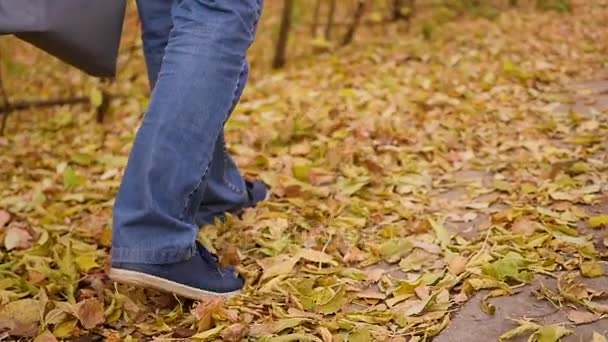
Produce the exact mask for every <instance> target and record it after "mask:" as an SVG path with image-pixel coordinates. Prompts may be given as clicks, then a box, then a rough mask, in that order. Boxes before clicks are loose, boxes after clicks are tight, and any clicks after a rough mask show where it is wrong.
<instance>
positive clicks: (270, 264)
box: [258, 255, 300, 281]
mask: <svg viewBox="0 0 608 342" xmlns="http://www.w3.org/2000/svg"><path fill="white" fill-rule="evenodd" d="M298 260H300V257H298V256H295V257H294V256H288V255H278V256H275V257H270V258H266V259H262V260H259V261H258V264H259V265H260V266H261V267H262V269H263V270H264V273H263V274H262V278H261V279H260V280H261V281H264V280H266V279H270V278H274V277H276V276H279V275H283V274H288V273H289V272H291V270H293V268H294V266H295V265H296V263H297V262H298Z"/></svg>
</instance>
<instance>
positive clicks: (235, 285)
mask: <svg viewBox="0 0 608 342" xmlns="http://www.w3.org/2000/svg"><path fill="white" fill-rule="evenodd" d="M197 247H198V253H197V254H196V255H194V256H193V257H192V258H190V260H187V261H183V262H180V263H174V264H163V265H150V264H133V263H113V264H112V266H111V267H110V273H109V276H110V279H112V280H114V281H116V282H118V283H121V284H127V285H133V286H137V287H145V288H151V289H155V290H159V291H163V292H169V293H173V294H176V295H178V296H182V297H186V298H190V299H193V300H200V299H201V298H203V297H205V296H222V297H230V296H234V295H237V294H239V293H240V290H241V289H242V288H243V286H244V284H245V281H244V279H243V278H241V277H240V276H239V275H238V274H237V273H236V270H235V268H234V267H225V268H221V267H220V265H219V263H218V260H217V258H216V257H215V256H214V255H213V254H211V253H210V252H209V251H207V249H205V248H204V247H203V246H202V245H200V244H199V243H198V242H197Z"/></svg>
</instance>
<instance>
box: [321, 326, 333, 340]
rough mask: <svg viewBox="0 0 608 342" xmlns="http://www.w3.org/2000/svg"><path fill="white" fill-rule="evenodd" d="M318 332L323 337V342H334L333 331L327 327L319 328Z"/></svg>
mask: <svg viewBox="0 0 608 342" xmlns="http://www.w3.org/2000/svg"><path fill="white" fill-rule="evenodd" d="M317 332H318V333H319V335H321V338H322V339H323V342H332V340H333V337H332V336H331V331H329V329H327V328H326V327H318V328H317Z"/></svg>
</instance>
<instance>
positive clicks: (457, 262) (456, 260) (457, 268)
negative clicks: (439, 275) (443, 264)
mask: <svg viewBox="0 0 608 342" xmlns="http://www.w3.org/2000/svg"><path fill="white" fill-rule="evenodd" d="M466 266H467V258H465V257H463V256H462V255H457V256H455V257H453V258H452V259H450V261H449V263H448V269H449V270H450V272H452V273H453V274H454V275H459V274H460V273H462V272H464V270H465V268H466Z"/></svg>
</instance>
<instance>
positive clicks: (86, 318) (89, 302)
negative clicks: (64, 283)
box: [78, 299, 106, 330]
mask: <svg viewBox="0 0 608 342" xmlns="http://www.w3.org/2000/svg"><path fill="white" fill-rule="evenodd" d="M78 319H79V320H80V324H82V326H83V327H84V328H85V329H87V330H88V329H93V328H95V327H96V326H98V325H100V324H102V323H104V322H105V320H106V319H105V315H104V310H103V305H102V304H101V303H100V302H99V301H98V300H97V299H85V300H84V301H82V302H80V303H78Z"/></svg>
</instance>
